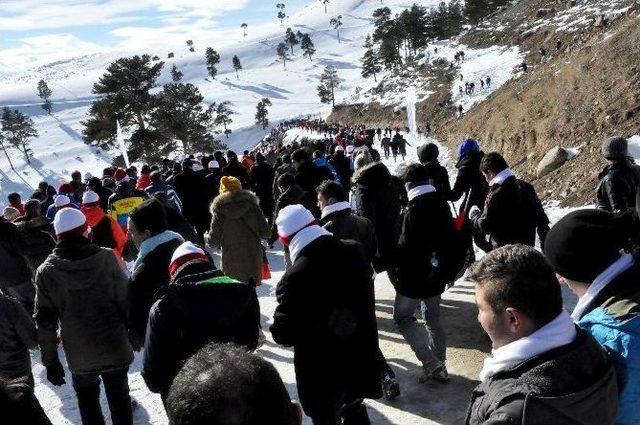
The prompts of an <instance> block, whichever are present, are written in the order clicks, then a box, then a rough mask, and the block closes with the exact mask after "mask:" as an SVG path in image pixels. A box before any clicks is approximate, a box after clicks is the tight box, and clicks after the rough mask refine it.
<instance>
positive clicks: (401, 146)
mask: <svg viewBox="0 0 640 425" xmlns="http://www.w3.org/2000/svg"><path fill="white" fill-rule="evenodd" d="M393 138H394V139H396V138H397V144H398V153H399V154H400V156H401V157H402V160H403V161H404V158H405V157H406V156H407V145H409V146H411V144H409V142H407V139H405V138H404V136H402V135H401V134H400V131H396V135H395V136H393Z"/></svg>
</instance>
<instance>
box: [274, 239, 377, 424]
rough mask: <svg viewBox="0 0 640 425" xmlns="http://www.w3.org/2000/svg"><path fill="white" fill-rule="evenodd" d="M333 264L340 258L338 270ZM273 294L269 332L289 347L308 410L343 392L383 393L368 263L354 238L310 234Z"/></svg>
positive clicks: (354, 396)
mask: <svg viewBox="0 0 640 425" xmlns="http://www.w3.org/2000/svg"><path fill="white" fill-rule="evenodd" d="M345 259H348V261H345ZM331 264H336V265H337V264H339V269H338V270H339V272H336V269H335V268H334V267H328V266H327V265H331ZM276 295H277V299H278V306H277V307H276V311H275V313H274V316H273V325H272V326H271V335H272V336H273V339H274V341H275V342H277V343H278V344H281V345H284V346H287V347H293V349H294V365H295V370H296V381H297V384H298V394H299V396H300V401H301V403H302V407H303V408H304V411H305V413H306V414H307V415H308V416H312V417H313V416H317V415H318V414H319V412H323V407H325V406H326V404H327V403H328V402H329V401H331V400H336V399H339V398H340V396H342V395H344V396H345V397H346V399H347V400H354V399H358V398H379V397H381V395H382V393H381V387H380V382H379V380H378V371H379V367H378V360H377V359H378V355H377V353H378V350H379V347H378V329H377V323H376V317H375V299H374V290H373V281H372V279H371V267H370V265H369V264H367V262H366V260H365V258H364V256H363V255H362V248H361V247H359V246H358V243H357V242H353V241H340V240H339V239H338V238H336V237H333V236H321V237H320V238H318V239H316V240H314V241H313V242H311V243H310V244H308V245H307V246H306V247H304V248H303V249H302V250H301V251H300V253H299V255H298V256H297V258H296V260H295V262H294V263H293V266H292V267H291V268H290V269H289V270H287V271H286V272H285V274H284V276H283V277H282V279H281V280H280V282H279V283H278V286H277V289H276Z"/></svg>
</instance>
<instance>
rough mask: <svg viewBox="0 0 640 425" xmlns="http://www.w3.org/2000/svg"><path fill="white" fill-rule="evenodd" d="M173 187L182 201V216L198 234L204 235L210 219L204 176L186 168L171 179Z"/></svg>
mask: <svg viewBox="0 0 640 425" xmlns="http://www.w3.org/2000/svg"><path fill="white" fill-rule="evenodd" d="M173 187H174V189H175V191H176V193H177V194H178V196H179V197H180V200H181V201H182V215H183V216H184V218H186V219H187V221H188V222H189V223H191V224H192V225H193V227H195V228H196V230H197V231H198V233H200V234H204V232H205V231H206V230H207V226H208V224H209V220H210V219H211V217H210V216H209V204H208V203H207V201H208V193H207V181H206V180H205V178H204V176H202V175H201V174H198V173H196V172H195V171H193V170H192V169H191V168H186V169H185V170H184V171H183V172H182V173H180V174H178V175H176V176H175V177H174V178H173Z"/></svg>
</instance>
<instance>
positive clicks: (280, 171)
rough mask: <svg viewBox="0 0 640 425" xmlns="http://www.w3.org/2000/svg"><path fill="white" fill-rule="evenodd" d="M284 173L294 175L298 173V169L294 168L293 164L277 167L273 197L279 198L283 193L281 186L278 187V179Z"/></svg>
mask: <svg viewBox="0 0 640 425" xmlns="http://www.w3.org/2000/svg"><path fill="white" fill-rule="evenodd" d="M284 174H291V175H292V176H294V175H295V174H296V170H295V169H294V168H293V164H291V163H289V164H282V165H281V166H279V167H278V168H276V174H275V176H274V177H273V199H278V198H279V197H280V195H282V193H281V192H280V188H279V187H278V179H279V178H280V176H282V175H284Z"/></svg>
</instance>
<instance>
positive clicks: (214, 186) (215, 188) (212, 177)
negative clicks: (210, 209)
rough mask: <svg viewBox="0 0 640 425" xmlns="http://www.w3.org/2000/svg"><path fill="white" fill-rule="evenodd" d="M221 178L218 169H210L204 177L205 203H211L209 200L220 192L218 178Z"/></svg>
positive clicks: (211, 200)
mask: <svg viewBox="0 0 640 425" xmlns="http://www.w3.org/2000/svg"><path fill="white" fill-rule="evenodd" d="M221 178H222V171H221V170H220V169H214V170H211V172H210V173H209V174H207V176H206V177H205V179H206V180H207V192H208V197H207V204H208V205H211V202H213V200H214V199H215V197H216V196H218V195H219V194H220V179H221Z"/></svg>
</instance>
